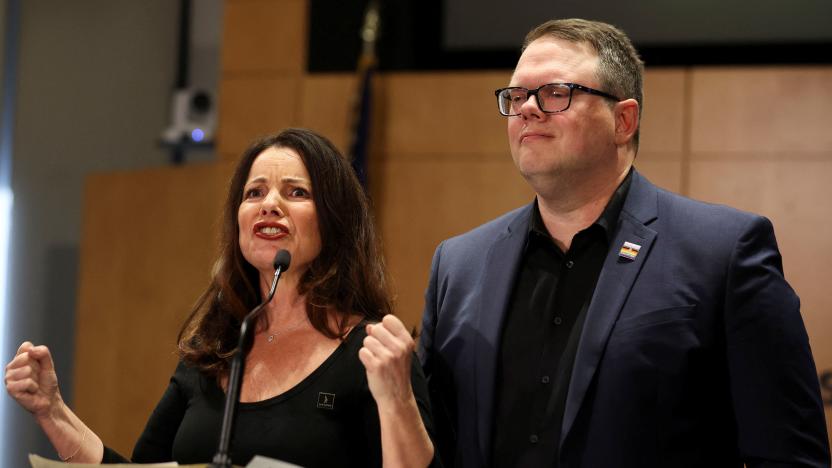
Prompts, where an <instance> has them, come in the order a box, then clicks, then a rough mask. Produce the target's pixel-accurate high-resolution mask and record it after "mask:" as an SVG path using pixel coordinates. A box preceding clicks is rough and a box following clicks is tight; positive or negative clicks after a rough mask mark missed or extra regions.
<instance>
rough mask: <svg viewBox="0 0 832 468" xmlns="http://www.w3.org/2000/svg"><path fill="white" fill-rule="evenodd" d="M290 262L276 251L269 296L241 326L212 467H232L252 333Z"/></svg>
mask: <svg viewBox="0 0 832 468" xmlns="http://www.w3.org/2000/svg"><path fill="white" fill-rule="evenodd" d="M291 262H292V255H291V254H290V253H289V251H288V250H285V249H280V250H278V251H277V254H276V255H275V256H274V261H273V262H272V265H273V266H274V278H273V279H272V285H271V287H270V288H269V294H268V296H266V298H265V299H264V300H263V302H261V303H260V304H259V305H258V306H257V307H255V308H254V309H252V310H251V312H249V313H248V315H246V316H245V318H244V319H243V323H242V324H241V325H240V340H239V341H238V342H237V349H236V352H235V353H234V357H232V358H231V371H230V372H229V374H228V385H227V387H228V388H227V389H226V395H225V410H224V412H223V415H222V428H221V429H220V441H219V446H218V447H217V453H216V454H215V455H214V459H213V461H212V462H211V465H210V466H211V467H212V468H231V456H230V455H229V453H228V452H229V449H230V446H231V433H232V431H233V430H234V418H235V416H236V415H237V405H238V404H239V403H240V397H239V395H240V385H241V383H242V381H243V369H244V368H245V366H244V363H245V359H246V356H247V355H248V352H249V351H250V350H251V345H252V343H253V340H252V338H253V334H252V333H250V331H249V330H250V328H251V326H252V325H253V324H254V323H255V321H256V319H257V317H259V315H260V312H261V311H262V310H263V308H264V307H265V306H266V304H268V303H269V302H271V300H272V298H273V297H274V293H275V291H276V290H277V282H278V280H280V275H281V274H282V273H283V272H284V271H286V270H288V269H289V263H291Z"/></svg>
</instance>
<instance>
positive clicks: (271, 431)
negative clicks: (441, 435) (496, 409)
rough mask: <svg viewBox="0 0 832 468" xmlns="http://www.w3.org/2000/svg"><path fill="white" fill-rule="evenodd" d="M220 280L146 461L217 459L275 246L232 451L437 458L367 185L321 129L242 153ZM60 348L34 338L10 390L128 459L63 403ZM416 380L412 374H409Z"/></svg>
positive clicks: (186, 340) (97, 457) (77, 453)
mask: <svg viewBox="0 0 832 468" xmlns="http://www.w3.org/2000/svg"><path fill="white" fill-rule="evenodd" d="M221 238H222V245H221V254H220V258H219V259H218V261H217V262H216V265H215V268H214V274H213V279H212V282H211V284H210V285H209V286H208V289H207V290H206V291H205V293H204V294H203V295H202V297H201V298H200V300H199V301H198V303H197V305H196V306H195V308H194V310H193V311H192V313H191V315H190V316H189V318H188V319H187V320H186V322H185V324H184V325H183V327H182V329H181V331H180V333H179V353H180V357H181V360H180V363H179V365H178V367H177V369H176V372H175V373H174V375H173V377H172V378H171V381H170V384H169V386H168V388H167V390H166V392H165V394H164V395H163V397H162V400H161V401H160V402H159V404H158V405H157V407H156V409H155V410H154V411H153V414H152V415H151V416H150V419H149V421H148V423H147V426H146V427H145V430H144V432H143V433H142V435H141V437H140V438H139V440H138V442H137V443H136V447H135V448H134V451H133V458H132V461H134V462H143V463H147V462H162V461H170V460H176V461H178V462H180V463H206V462H209V461H211V459H212V457H213V454H214V452H215V450H216V443H215V442H216V441H217V440H218V437H219V429H220V426H221V421H222V407H223V402H224V401H225V394H224V390H225V389H226V384H227V377H228V372H229V366H230V358H231V355H232V354H233V350H234V347H235V345H236V342H237V338H238V336H239V325H240V322H241V320H242V318H243V317H244V316H245V314H246V313H248V311H250V310H251V309H252V308H253V307H254V306H256V305H257V304H258V303H259V302H260V301H261V298H263V297H265V295H266V294H267V293H268V288H269V285H270V282H271V279H272V277H273V274H274V269H273V264H272V262H273V259H274V256H275V252H277V251H278V250H279V249H286V250H288V251H289V252H290V253H291V255H292V262H291V266H290V267H289V269H288V270H287V271H286V272H285V273H284V274H283V275H282V276H281V280H280V284H279V286H278V289H277V293H276V294H275V297H274V299H273V300H272V301H271V302H270V303H269V304H268V305H267V306H266V309H265V311H264V313H263V314H262V315H261V320H260V322H259V323H258V325H257V327H255V335H254V339H253V345H252V348H251V351H250V354H249V355H248V358H247V361H246V365H245V371H244V373H243V385H242V388H241V391H240V401H241V405H240V410H239V413H238V416H237V421H236V424H235V433H234V437H233V439H232V444H231V445H232V447H231V459H232V461H233V462H234V463H235V464H246V463H248V461H249V459H250V458H251V457H253V456H254V455H256V454H261V455H265V456H270V457H273V458H279V459H282V460H285V461H289V462H292V463H296V464H300V465H303V466H310V467H311V466H362V467H364V466H380V465H382V462H383V464H384V466H426V465H427V464H428V463H429V462H430V461H431V459H432V458H433V453H434V449H433V445H432V443H431V440H430V438H429V436H428V432H427V429H426V428H429V427H430V417H429V407H428V402H427V396H426V395H427V392H426V389H425V384H424V377H423V376H422V374H421V370H420V369H419V367H418V365H416V363H415V362H414V361H413V360H412V355H413V349H414V343H413V340H412V339H411V337H410V335H409V334H408V333H407V330H406V329H405V327H404V326H403V325H402V323H401V322H400V321H399V320H398V319H396V318H395V317H393V316H392V315H389V314H390V312H391V304H390V295H389V292H388V290H387V287H386V283H385V272H384V266H383V262H382V260H381V254H380V251H379V248H378V245H377V241H376V238H375V233H374V228H373V224H372V219H371V216H370V213H369V208H368V204H367V201H366V198H365V196H364V192H363V189H362V188H361V186H360V185H359V183H358V181H357V179H356V177H355V175H354V173H353V171H352V169H351V168H350V166H349V164H348V163H347V162H346V160H345V159H344V158H343V157H342V156H341V155H340V154H339V153H338V151H337V150H336V149H335V147H334V146H333V145H332V144H331V143H330V142H329V141H328V140H326V139H325V138H323V137H321V136H319V135H316V134H315V133H313V132H311V131H308V130H300V129H288V130H286V131H284V132H282V133H280V134H279V135H276V136H272V137H268V138H265V139H263V140H260V141H258V142H256V143H255V144H254V145H252V146H251V147H250V148H249V149H248V150H247V151H246V152H245V153H244V154H243V156H242V158H241V160H240V162H239V163H238V165H237V168H236V170H235V172H234V175H233V176H232V179H231V186H230V188H229V192H228V198H227V200H226V205H225V213H224V219H223V228H222V237H221ZM53 369H54V368H53V365H52V359H51V357H50V355H49V350H48V349H47V348H46V347H45V346H33V345H32V344H31V343H28V342H27V343H23V344H22V345H21V347H20V349H19V350H18V353H17V355H16V357H15V358H14V359H13V360H12V362H11V363H9V365H8V366H6V388H7V391H8V392H9V394H10V395H11V396H12V397H13V398H15V400H17V401H18V402H19V403H20V404H21V405H22V406H23V407H24V408H26V409H27V410H28V411H30V412H31V413H32V414H33V415H34V417H35V418H36V420H37V422H38V424H39V425H40V426H41V427H42V429H43V430H44V432H45V433H46V435H47V436H48V437H49V440H50V441H51V442H52V444H53V445H54V447H55V449H56V450H57V452H58V455H59V457H60V458H61V459H62V460H64V461H72V462H75V463H81V462H88V463H99V462H102V461H103V462H105V463H106V462H123V461H126V459H124V457H122V456H121V455H119V454H117V453H115V452H114V451H112V450H111V449H109V448H107V447H105V446H104V445H103V443H102V441H101V439H100V438H99V437H98V436H97V435H95V434H94V433H93V432H92V431H91V430H90V429H89V428H88V427H87V426H86V425H85V424H84V423H83V422H82V421H81V420H80V419H79V418H78V417H77V416H76V415H75V414H74V413H73V412H72V411H71V410H70V409H69V408H68V407H67V406H66V405H65V404H64V403H63V400H62V399H61V396H60V391H59V390H58V383H57V378H56V376H55V373H54V370H53ZM411 382H412V384H411Z"/></svg>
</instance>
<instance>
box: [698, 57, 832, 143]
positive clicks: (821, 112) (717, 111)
mask: <svg viewBox="0 0 832 468" xmlns="http://www.w3.org/2000/svg"><path fill="white" fill-rule="evenodd" d="M692 82H693V85H692V86H693V89H694V93H695V96H694V99H693V100H692V116H693V117H692V119H693V121H692V124H691V150H692V151H696V152H707V151H714V152H719V153H724V152H735V151H736V152H744V151H747V152H754V153H755V154H757V155H760V154H761V153H766V152H772V151H774V152H777V151H788V152H827V151H829V149H830V148H832V132H830V131H829V128H830V117H829V105H830V102H832V67H820V66H818V67H789V68H785V67H747V68H734V67H725V68H710V69H709V68H703V69H697V70H695V71H694V72H693V74H692Z"/></svg>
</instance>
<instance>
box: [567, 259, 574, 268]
mask: <svg viewBox="0 0 832 468" xmlns="http://www.w3.org/2000/svg"><path fill="white" fill-rule="evenodd" d="M573 266H575V262H573V261H572V260H569V261H567V262H566V268H572V267H573Z"/></svg>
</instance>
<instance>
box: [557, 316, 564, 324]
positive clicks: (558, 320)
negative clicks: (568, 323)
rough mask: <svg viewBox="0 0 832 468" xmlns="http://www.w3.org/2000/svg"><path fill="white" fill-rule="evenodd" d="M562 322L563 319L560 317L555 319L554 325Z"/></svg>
mask: <svg viewBox="0 0 832 468" xmlns="http://www.w3.org/2000/svg"><path fill="white" fill-rule="evenodd" d="M562 322H563V319H561V318H560V317H555V325H560V324H561V323H562Z"/></svg>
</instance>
